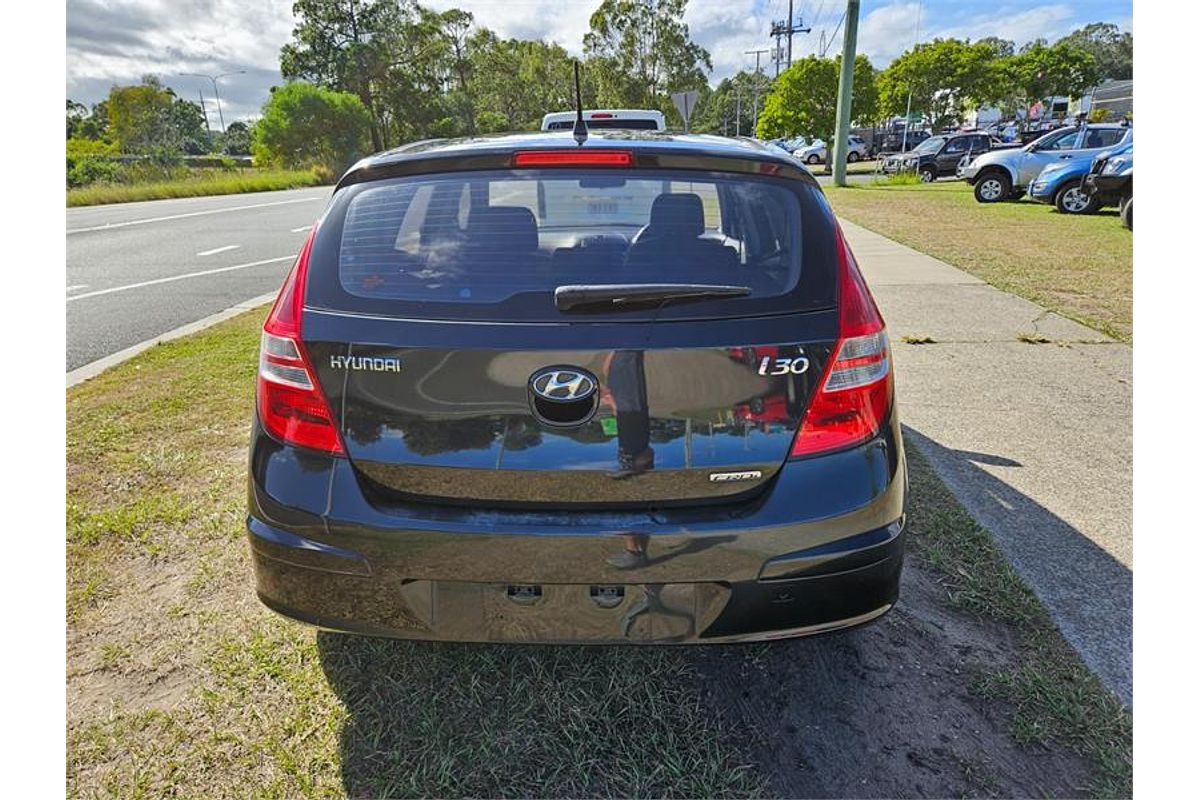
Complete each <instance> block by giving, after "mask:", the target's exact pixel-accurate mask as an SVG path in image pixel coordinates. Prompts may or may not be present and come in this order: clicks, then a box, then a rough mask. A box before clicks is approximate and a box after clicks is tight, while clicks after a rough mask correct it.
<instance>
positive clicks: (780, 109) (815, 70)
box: [758, 55, 878, 142]
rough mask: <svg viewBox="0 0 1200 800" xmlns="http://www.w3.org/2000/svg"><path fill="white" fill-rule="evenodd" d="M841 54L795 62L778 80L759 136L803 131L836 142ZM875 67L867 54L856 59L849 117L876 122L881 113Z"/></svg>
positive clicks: (785, 134)
mask: <svg viewBox="0 0 1200 800" xmlns="http://www.w3.org/2000/svg"><path fill="white" fill-rule="evenodd" d="M841 63H842V62H841V56H839V57H837V58H820V57H819V56H808V57H806V58H802V59H800V60H798V61H794V62H792V66H791V67H789V68H788V69H787V70H785V71H784V72H783V73H781V74H780V76H779V77H778V78H777V79H776V80H775V86H774V88H773V89H772V90H771V93H770V94H769V95H767V99H766V103H765V104H764V106H763V111H762V114H761V115H760V116H759V118H758V137H759V138H760V139H772V138H775V137H779V136H795V135H796V134H802V135H804V136H808V137H811V138H818V139H823V140H824V141H826V142H831V141H833V131H834V125H835V123H836V117H837V92H838V79H839V73H840V71H841ZM875 86H876V83H875V69H874V67H872V66H871V62H870V61H868V60H867V57H866V56H864V55H859V56H856V57H855V59H854V97H853V99H852V101H851V104H850V118H851V119H852V120H855V121H858V122H874V121H875V118H876V117H877V115H878V92H877V90H876V88H875Z"/></svg>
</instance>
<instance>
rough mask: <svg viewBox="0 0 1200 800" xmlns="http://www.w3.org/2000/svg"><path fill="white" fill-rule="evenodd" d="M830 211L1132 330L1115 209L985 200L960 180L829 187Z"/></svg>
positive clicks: (1129, 254)
mask: <svg viewBox="0 0 1200 800" xmlns="http://www.w3.org/2000/svg"><path fill="white" fill-rule="evenodd" d="M825 193H826V195H827V196H828V197H829V202H830V203H831V204H832V205H833V208H834V211H836V212H837V213H838V214H839V215H840V216H843V217H845V218H846V219H848V220H850V221H851V222H855V223H857V224H859V225H862V226H863V227H865V228H869V229H871V230H873V231H875V232H877V233H881V234H883V235H884V236H887V237H889V238H891V239H895V240H896V241H898V242H901V243H903V244H906V245H908V246H909V247H912V248H914V249H917V250H920V251H922V252H924V253H928V254H929V255H931V256H934V257H936V258H939V259H942V260H943V261H946V262H948V263H950V264H953V265H954V266H956V267H958V268H960V269H962V270H965V271H966V272H969V273H971V274H972V275H976V276H978V277H980V278H982V279H983V280H985V281H987V282H988V283H990V284H992V285H993V286H996V287H998V288H1000V289H1003V290H1004V291H1006V292H1012V293H1013V294H1016V295H1020V296H1021V297H1024V298H1027V299H1029V300H1032V301H1033V302H1035V303H1038V304H1039V305H1042V306H1045V307H1046V308H1050V309H1052V310H1054V311H1057V312H1058V313H1060V314H1062V315H1064V316H1067V317H1070V318H1072V319H1075V320H1078V321H1079V322H1082V323H1083V324H1085V325H1088V326H1089V327H1092V328H1095V329H1097V330H1099V331H1102V332H1104V333H1106V334H1108V335H1109V336H1112V337H1113V338H1116V339H1119V340H1121V341H1125V342H1129V341H1131V340H1132V337H1133V237H1132V236H1131V234H1130V232H1129V231H1127V230H1126V229H1125V228H1123V227H1122V226H1121V224H1120V221H1119V220H1118V219H1117V216H1116V212H1115V210H1113V209H1104V210H1102V211H1101V212H1100V213H1098V214H1095V215H1089V216H1068V215H1066V214H1060V213H1058V212H1057V211H1055V210H1054V209H1053V208H1052V207H1051V206H1046V205H1042V204H1041V203H1035V202H1033V201H1031V200H1028V199H1023V200H1020V201H1017V202H1008V203H995V204H982V203H977V202H976V201H975V198H974V197H973V196H972V193H971V187H970V186H969V185H967V184H966V183H965V182H961V181H953V182H949V181H939V182H937V183H931V184H917V185H905V184H901V185H886V184H882V183H880V182H873V183H870V184H854V185H851V186H848V187H845V188H836V187H827V188H826V189H825Z"/></svg>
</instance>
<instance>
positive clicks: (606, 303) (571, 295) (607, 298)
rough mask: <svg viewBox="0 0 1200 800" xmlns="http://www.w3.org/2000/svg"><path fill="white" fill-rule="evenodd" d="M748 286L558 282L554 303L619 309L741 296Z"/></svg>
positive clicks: (586, 308)
mask: <svg viewBox="0 0 1200 800" xmlns="http://www.w3.org/2000/svg"><path fill="white" fill-rule="evenodd" d="M748 294H750V287H749V286H720V285H714V284H709V283H595V284H576V285H573V286H559V287H558V288H557V289H555V290H554V305H555V307H556V308H557V309H558V310H559V311H619V310H623V309H626V308H640V307H644V306H657V305H664V304H666V303H677V302H686V301H695V300H711V299H713V298H718V297H745V296H746V295H748Z"/></svg>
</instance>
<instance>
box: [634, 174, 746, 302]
mask: <svg viewBox="0 0 1200 800" xmlns="http://www.w3.org/2000/svg"><path fill="white" fill-rule="evenodd" d="M703 233H704V204H703V203H702V202H701V200H700V196H699V195H697V194H691V193H681V194H660V195H659V196H658V197H656V198H654V204H653V205H652V206H651V207H650V221H649V223H648V224H647V225H646V226H645V227H644V228H642V229H641V230H640V231H638V232H637V234H636V235H635V236H634V237H633V243H632V244H631V245H630V247H629V251H628V252H627V253H626V254H625V269H626V271H627V272H628V273H629V277H630V278H631V279H632V278H636V279H637V280H638V281H640V282H645V283H658V282H664V283H715V282H725V283H728V282H729V281H730V280H732V279H733V277H734V270H735V269H736V268H737V253H736V252H735V251H734V250H733V248H731V247H726V246H725V245H723V244H721V243H720V242H717V241H714V240H712V239H703V238H701V235H702V234H703Z"/></svg>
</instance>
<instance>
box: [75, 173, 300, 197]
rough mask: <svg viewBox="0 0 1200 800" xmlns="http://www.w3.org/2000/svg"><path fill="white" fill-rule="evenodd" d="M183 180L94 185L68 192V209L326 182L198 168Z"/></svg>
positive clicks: (291, 174)
mask: <svg viewBox="0 0 1200 800" xmlns="http://www.w3.org/2000/svg"><path fill="white" fill-rule="evenodd" d="M193 172H194V173H195V174H194V175H192V176H189V177H187V178H183V179H180V180H168V181H152V182H147V183H134V184H93V185H91V186H83V187H79V188H76V189H68V190H67V205H68V206H93V205H100V204H102V203H130V202H134V201H137V200H165V199H168V198H172V197H201V196H204V195H211V194H240V193H243V192H270V191H275V190H278V189H298V188H300V187H304V186H318V185H320V184H321V183H322V180H321V179H320V178H319V177H318V176H317V175H316V174H315V173H314V172H312V171H311V170H279V169H237V170H227V169H216V168H214V169H197V170H194V171H193Z"/></svg>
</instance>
